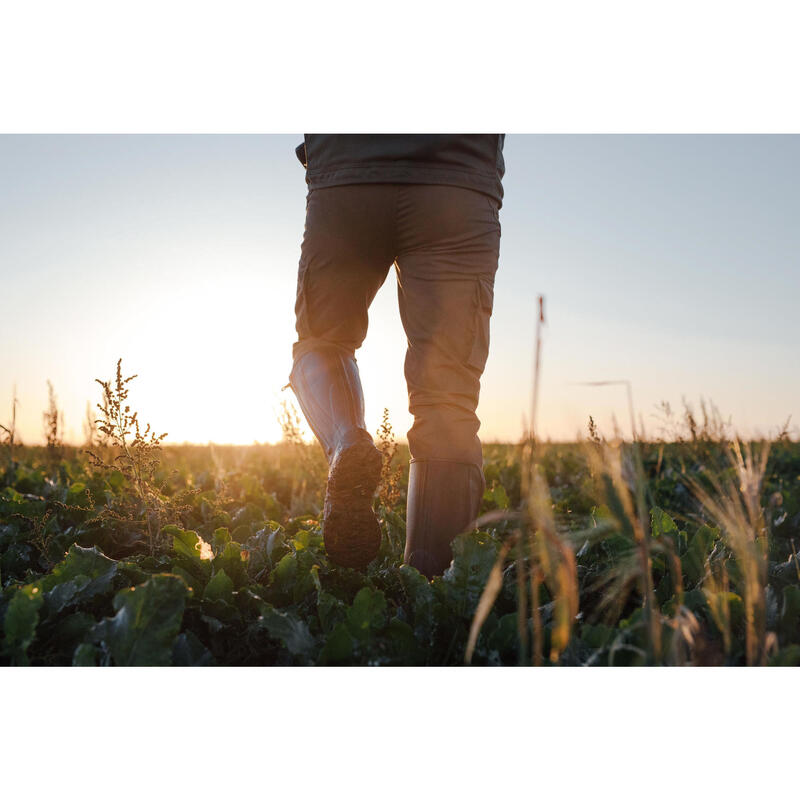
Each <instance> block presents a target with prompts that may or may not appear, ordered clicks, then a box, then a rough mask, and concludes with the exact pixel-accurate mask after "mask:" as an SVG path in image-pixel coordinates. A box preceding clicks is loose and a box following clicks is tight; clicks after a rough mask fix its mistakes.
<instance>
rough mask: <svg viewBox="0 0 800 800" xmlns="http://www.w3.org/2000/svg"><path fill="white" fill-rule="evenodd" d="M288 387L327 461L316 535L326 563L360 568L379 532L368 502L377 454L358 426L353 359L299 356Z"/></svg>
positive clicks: (377, 470)
mask: <svg viewBox="0 0 800 800" xmlns="http://www.w3.org/2000/svg"><path fill="white" fill-rule="evenodd" d="M289 384H290V385H291V387H292V389H293V390H294V393H295V395H296V396H297V400H298V402H299V403H300V408H302V410H303V413H304V414H305V417H306V419H307V420H308V424H309V426H310V427H311V430H312V431H313V432H314V435H315V436H316V437H317V439H319V441H320V444H321V445H322V447H323V449H324V450H325V456H326V457H327V459H328V485H327V488H326V491H325V505H324V508H323V518H322V534H323V539H324V541H325V549H326V550H327V552H328V556H329V557H330V559H331V561H333V562H334V563H336V564H339V565H340V566H343V567H354V568H361V567H365V566H366V565H367V564H369V562H370V561H372V559H373V558H375V556H377V555H378V550H379V549H380V545H381V532H380V526H379V524H378V520H377V518H376V516H375V513H374V512H373V510H372V498H373V495H374V494H375V490H376V488H377V486H378V483H379V481H380V477H381V464H382V457H381V453H380V451H379V450H378V448H377V447H375V444H374V443H373V441H372V437H371V436H370V435H369V432H368V431H367V428H366V424H365V422H364V395H363V393H362V390H361V379H360V378H359V374H358V367H357V366H356V362H355V359H354V358H348V357H347V356H344V355H342V354H341V353H340V352H339V351H337V350H333V349H326V350H314V351H310V352H307V353H304V354H303V355H301V356H300V357H299V358H298V359H297V360H296V361H295V362H294V366H293V367H292V373H291V375H290V377H289Z"/></svg>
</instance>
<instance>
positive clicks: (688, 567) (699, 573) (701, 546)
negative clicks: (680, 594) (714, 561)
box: [681, 525, 719, 586]
mask: <svg viewBox="0 0 800 800" xmlns="http://www.w3.org/2000/svg"><path fill="white" fill-rule="evenodd" d="M718 535H719V531H717V529H716V528H709V527H708V525H701V526H700V527H699V528H698V529H697V532H696V533H695V535H694V536H693V537H692V540H691V541H690V542H689V547H688V548H687V550H686V552H685V553H684V554H683V555H682V556H681V571H682V572H683V574H684V577H685V579H686V582H687V583H688V584H689V585H692V586H694V585H696V584H697V583H699V582H700V581H701V580H702V579H703V576H704V575H705V569H706V559H707V558H708V556H709V554H710V553H711V550H712V549H713V547H714V541H715V540H716V539H717V537H718Z"/></svg>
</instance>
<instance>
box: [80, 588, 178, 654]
mask: <svg viewBox="0 0 800 800" xmlns="http://www.w3.org/2000/svg"><path fill="white" fill-rule="evenodd" d="M187 594H188V589H187V588H186V584H185V583H184V582H183V580H182V579H181V578H179V577H178V576H177V575H168V574H162V575H153V577H152V578H150V579H149V580H148V581H146V582H145V583H143V584H141V585H139V586H134V587H132V588H130V589H123V590H122V591H121V592H118V593H117V594H116V596H115V597H114V610H115V611H116V612H117V613H116V615H115V616H114V617H107V618H106V619H104V620H103V621H102V622H99V623H98V624H97V625H96V626H95V628H94V631H93V635H94V638H95V640H97V641H105V643H106V645H107V646H108V648H109V650H110V651H111V656H112V658H113V659H114V663H115V664H116V665H118V666H132V667H134V666H167V665H169V664H170V662H171V659H172V648H173V645H174V642H175V637H176V636H177V635H178V631H179V630H180V627H181V620H182V619H183V609H184V606H185V604H186V596H187Z"/></svg>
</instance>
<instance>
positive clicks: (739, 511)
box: [687, 438, 770, 665]
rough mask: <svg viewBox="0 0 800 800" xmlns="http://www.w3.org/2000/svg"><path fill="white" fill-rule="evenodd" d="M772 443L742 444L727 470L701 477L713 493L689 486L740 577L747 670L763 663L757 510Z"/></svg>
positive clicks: (764, 546)
mask: <svg viewBox="0 0 800 800" xmlns="http://www.w3.org/2000/svg"><path fill="white" fill-rule="evenodd" d="M769 450H770V443H769V442H762V443H761V444H760V445H757V444H750V443H744V444H743V443H741V442H740V441H739V440H738V438H736V439H734V440H733V442H731V446H730V449H729V450H728V456H729V462H730V467H731V469H730V470H729V472H728V473H724V474H723V475H721V476H717V475H714V474H711V473H705V477H706V478H707V480H708V482H709V484H710V485H711V489H710V490H709V489H707V488H706V487H705V486H704V485H702V484H701V483H700V481H698V480H696V479H694V478H689V479H687V482H688V484H689V486H690V488H691V490H692V492H693V494H694V495H695V497H696V498H697V499H698V500H699V501H700V503H701V504H702V506H703V508H704V510H705V511H706V513H707V514H708V515H709V517H711V519H712V520H713V521H714V523H715V524H716V525H717V526H718V527H719V529H720V531H721V532H722V535H723V537H724V539H725V541H726V543H727V544H728V546H729V547H730V549H731V550H732V551H733V554H734V556H735V557H736V562H737V565H738V567H739V570H740V571H741V574H742V583H743V595H744V597H743V600H744V612H745V658H746V661H747V664H748V665H764V664H766V659H767V654H768V635H767V629H766V614H767V610H766V609H767V602H766V587H767V569H768V561H767V557H768V548H769V541H768V526H767V524H766V521H765V516H764V510H763V509H762V507H761V487H762V485H763V481H764V475H765V473H766V470H767V460H768V458H769Z"/></svg>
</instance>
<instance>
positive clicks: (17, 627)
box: [3, 585, 43, 666]
mask: <svg viewBox="0 0 800 800" xmlns="http://www.w3.org/2000/svg"><path fill="white" fill-rule="evenodd" d="M42 601H43V597H42V591H41V590H40V589H39V587H38V586H35V585H28V586H21V587H20V588H19V589H17V591H16V592H14V595H13V597H12V598H11V602H9V604H8V608H6V616H5V619H4V620H3V632H4V633H5V640H4V642H3V644H4V650H5V652H6V653H8V655H9V656H10V657H11V660H12V663H14V664H18V665H22V666H24V665H26V664H28V655H27V651H28V647H30V644H31V642H32V641H33V639H34V637H35V635H36V626H37V625H38V623H39V608H40V607H41V605H42Z"/></svg>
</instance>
